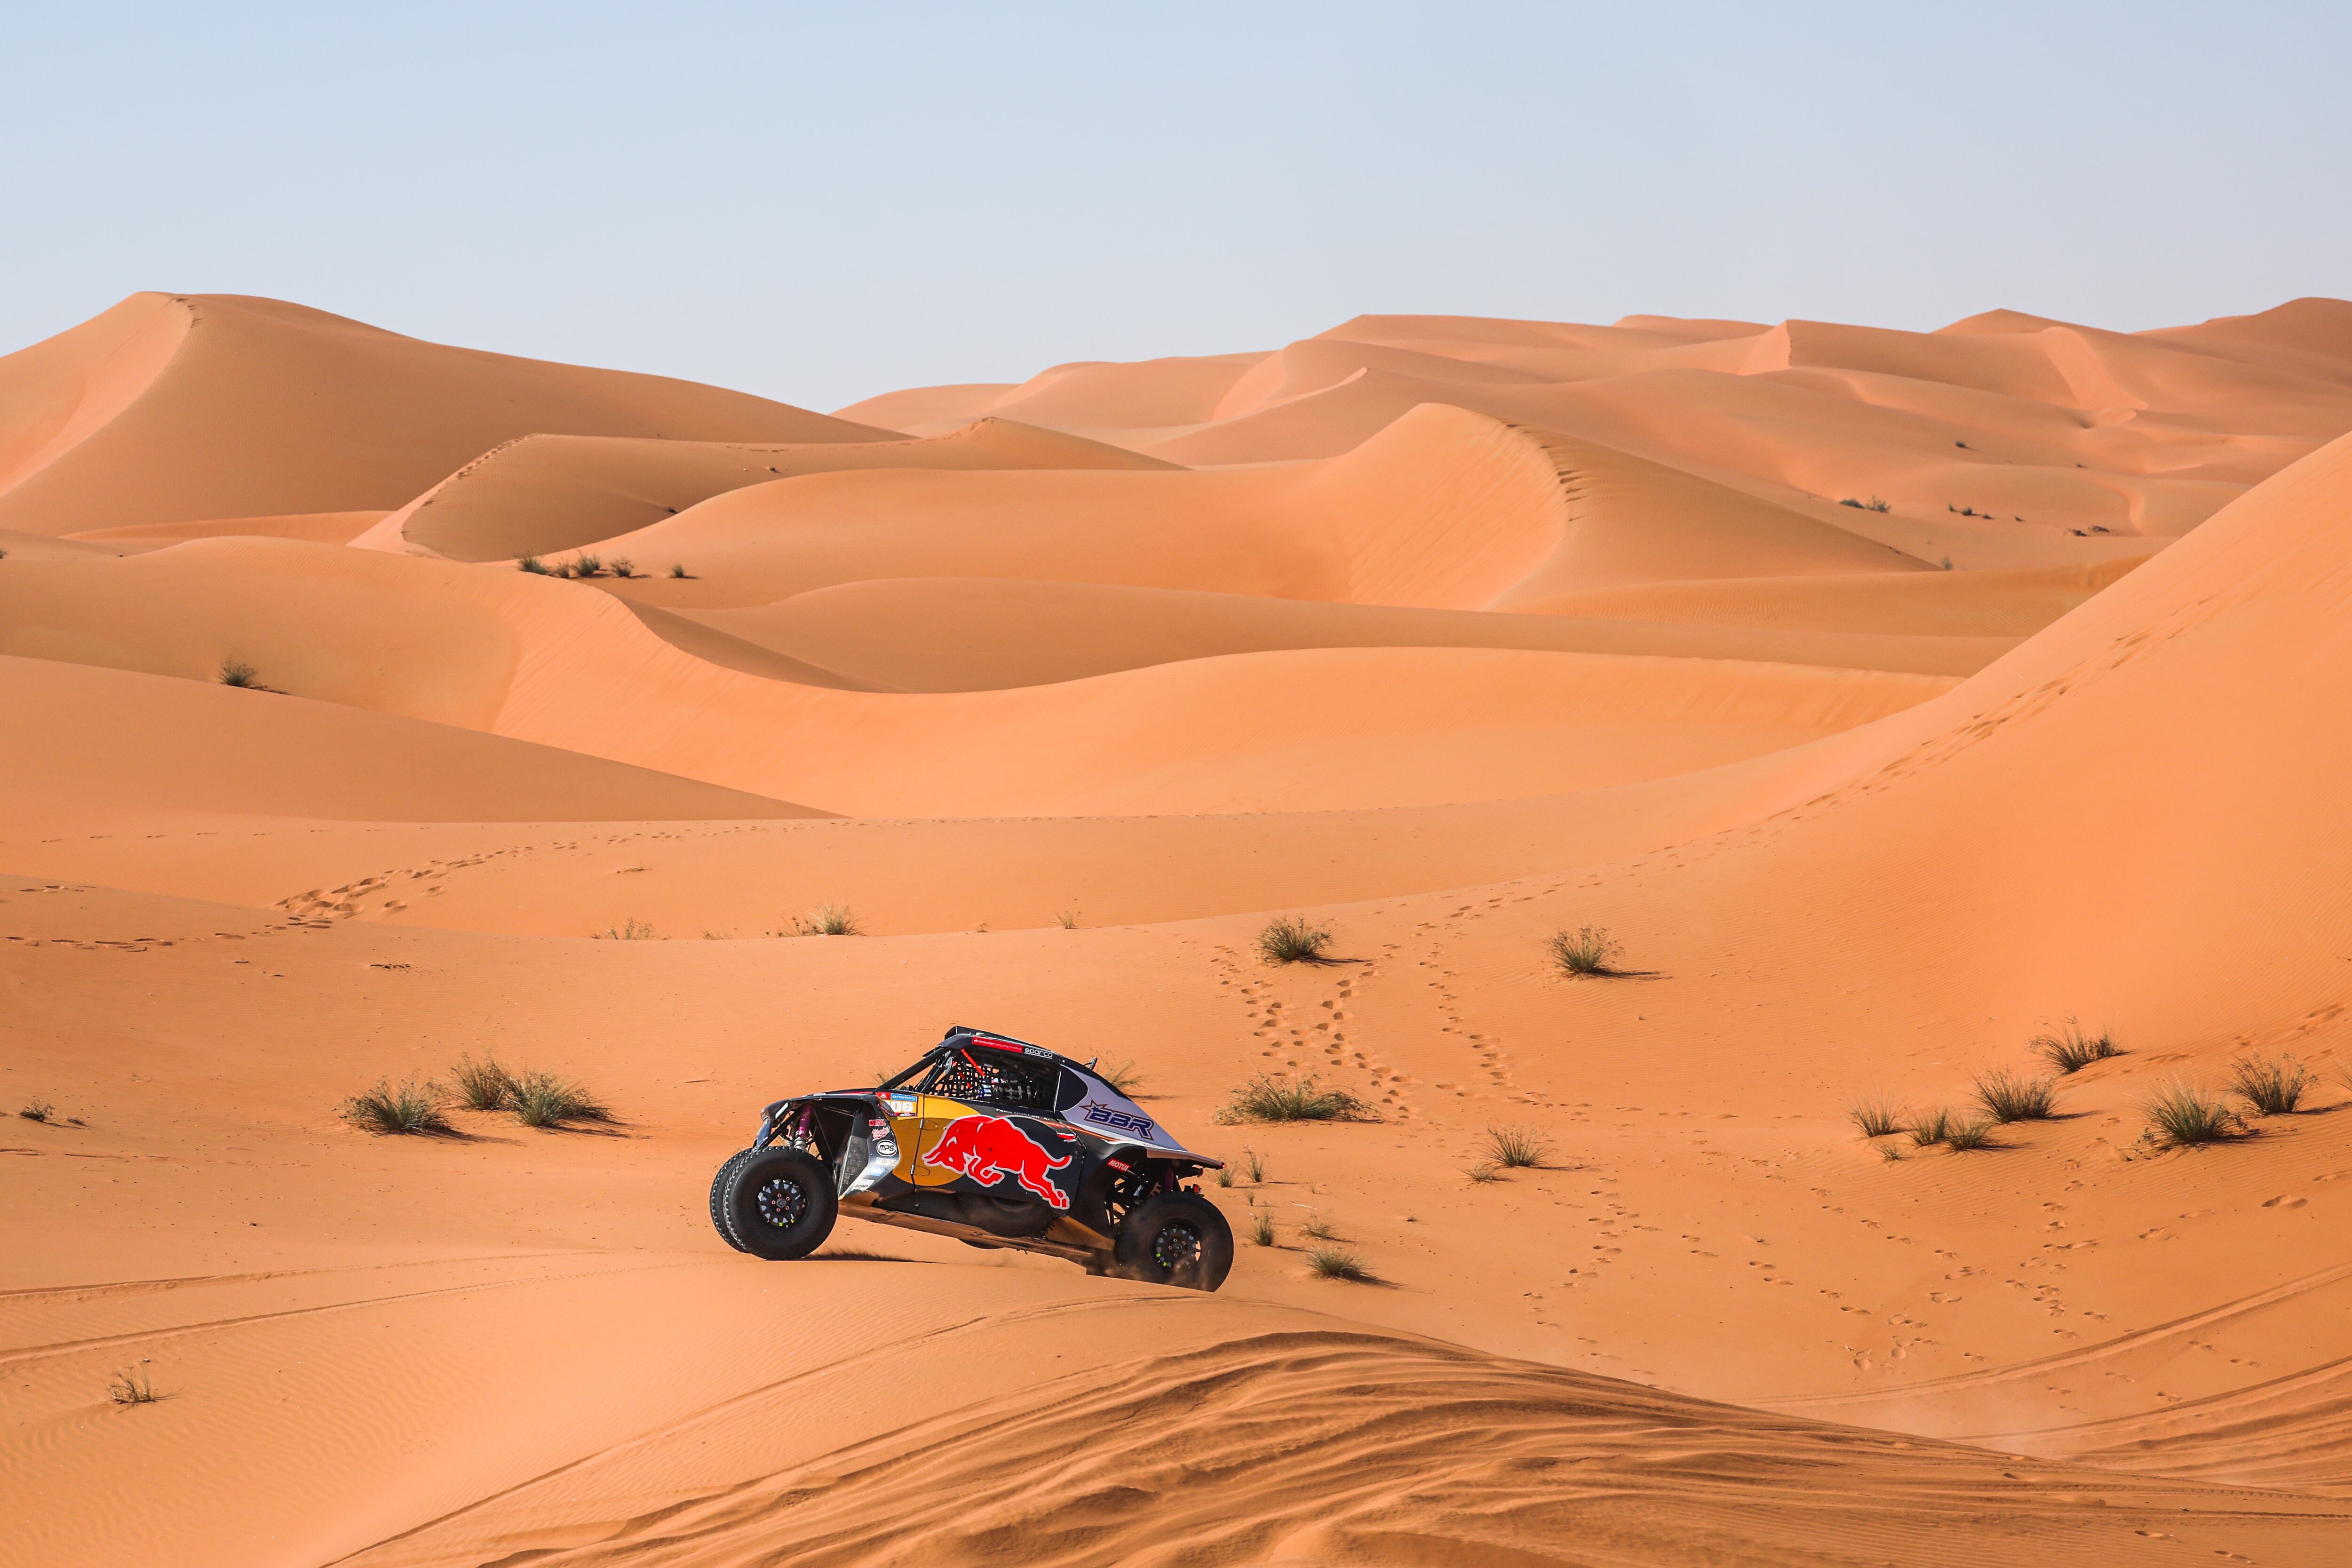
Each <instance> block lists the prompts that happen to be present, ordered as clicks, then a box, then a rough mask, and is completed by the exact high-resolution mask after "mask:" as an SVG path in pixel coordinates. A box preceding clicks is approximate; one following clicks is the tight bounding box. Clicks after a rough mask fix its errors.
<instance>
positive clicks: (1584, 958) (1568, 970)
mask: <svg viewBox="0 0 2352 1568" xmlns="http://www.w3.org/2000/svg"><path fill="white" fill-rule="evenodd" d="M1546 945H1548V946H1549V948H1550V949H1551V961H1552V963H1555V964H1557V965H1559V972H1560V973H1562V974H1566V975H1569V976H1570V977H1571V978H1582V977H1584V976H1588V975H1602V976H1605V975H1611V974H1615V973H1618V972H1617V970H1616V969H1615V968H1613V967H1612V965H1613V964H1614V963H1615V961H1616V958H1617V955H1618V954H1619V953H1621V952H1623V951H1624V944H1623V943H1622V942H1618V941H1616V940H1615V939H1613V938H1612V937H1611V936H1610V934H1609V931H1608V928H1606V927H1605V926H1579V927H1578V928H1577V929H1576V930H1574V931H1554V932H1552V933H1551V938H1550V941H1549V942H1548V943H1547V944H1546Z"/></svg>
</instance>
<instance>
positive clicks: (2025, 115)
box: [0, 0, 2352, 408]
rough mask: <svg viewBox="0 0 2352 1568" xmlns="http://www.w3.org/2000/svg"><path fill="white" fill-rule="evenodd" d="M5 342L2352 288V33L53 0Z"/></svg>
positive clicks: (646, 349) (750, 359)
mask: <svg viewBox="0 0 2352 1568" xmlns="http://www.w3.org/2000/svg"><path fill="white" fill-rule="evenodd" d="M5 36H6V39H7V43H6V47H5V49H0V278H5V284H6V286H5V289H0V351H5V350H9V349H14V348H17V347H20V346H22V345H24V344H25V343H27V342H33V341H35V340H37V339H39V338H42V337H46V336H47V335H48V334H49V333H51V332H54V331H59V330H61V329H62V328H64V327H66V326H68V325H70V324H71V323H73V322H75V321H79V320H81V319H83V318H85V317H88V316H90V315H92V314H95V313H96V312H97V311H99V310H103V309H104V308H105V307H106V306H108V305H109V304H111V303H112V302H113V301H114V300H117V299H119V298H121V296H122V295H124V294H127V293H130V292H131V291H133V290H136V289H170V290H173V291H177V292H227V293H247V294H268V295H275V296H278V297H280V298H284V299H290V300H299V301H301V302H303V303H305V304H310V305H315V306H318V307H320V308H322V309H325V310H334V311H338V312H340V313H342V314H344V315H350V316H356V317H359V318H361V319H362V320H364V321H372V322H374V323H376V324H378V325H380V326H384V327H388V328H391V329H393V330H394V331H403V332H409V333H413V334H415V335H417V336H420V337H427V338H434V339H438V340H441V341H445V342H458V343H465V344H467V345H471V346H475V347H481V348H490V349H498V350H500V351H504V352H509V353H524V354H532V355H537V356H541V357H544V358H551V359H562V360H571V361H576V362H581V363H592V364H608V365H618V366H623V367H626V368H629V369H635V370H647V371H656V372H660V373H663V374H672V375H682V376H689V377H693V378H696V379H698V380H704V381H711V382H717V383H720V384H726V385H730V386H735V387H740V388H742V389H744V390H747V391H752V392H758V393H761V394H764V395H768V396H772V397H777V398H782V399H784V400H785V401H788V402H793V403H799V404H803V405H810V406H814V407H821V408H830V407H835V406H837V405H842V404H845V403H847V402H850V401H852V400H855V399H856V398H859V397H863V396H866V395H871V394H873V393H877V392H881V391H885V390H887V389H889V388H892V387H897V386H905V385H914V384H925V383H933V382H962V381H1018V380H1021V379H1023V378H1024V377H1026V376H1027V375H1029V374H1032V373H1033V372H1034V371H1036V370H1039V369H1041V368H1043V367H1045V365H1047V364H1050V363H1056V362H1059V361H1064V360H1072V359H1134V358H1143V357H1148V356H1150V355H1154V354H1164V353H1221V352H1226V351H1232V350H1238V349H1255V348H1270V347H1274V346H1276V345H1277V344H1279V343H1281V342H1286V341H1287V340H1289V339H1292V338H1297V337H1301V336H1304V335H1306V334H1307V333H1310V332H1314V331H1320V330H1321V329H1323V328H1325V327H1328V326H1330V325H1332V324H1334V323H1336V322H1339V321H1343V320H1345V319H1346V318H1347V317H1349V316H1351V315H1354V314H1357V313H1359V312H1362V311H1448V312H1463V313H1471V314H1480V315H1502V316H1528V317H1542V318H1547V319H1553V320H1571V321H1610V320H1613V319H1615V318H1616V317H1618V316H1621V315H1624V314H1628V313H1633V312H1654V313H1659V314H1669V315H1695V316H1737V317H1744V318H1748V319H1751V320H1760V321H1778V320H1780V319H1782V318H1786V317H1791V316H1806V317H1814V318H1825V319H1831V320H1839V321H1864V322H1871V323H1875V324H1880V325H1886V326H1898V327H1912V328H1927V327H1933V326H1937V325H1940V324H1942V323H1943V322H1945V321H1949V320H1952V319H1954V318H1956V317H1958V316H1963V315H1968V314H1970V313H1972V312H1975V311H1977V310H1986V309H1990V308H1992V307H1995V306H2007V307H2011V308H2012V309H2017V310H2030V311H2034V312H2037V313H2040V314H2044V315H2053V316H2059V317H2063V318H2066V319H2070V320H2074V321H2086V322H2090V323H2093V324H2095V325H2100V326H2108V327H2117V328H2126V329H2130V328H2139V327H2147V326H2156V325H2163V324H2169V323H2173V322H2179V321H2196V320H2201V319H2203V318H2205V317H2208V316H2214V315H2224V314H2234V313H2239V312H2242V311H2247V310H2261V309H2264V308H2266V307H2268V306H2271V305H2273V304H2276V303H2278V302H2280V301H2281V300H2287V299H2291V298H2294V297H2295V296H2297V295H2303V294H2333V295H2337V296H2347V295H2352V91H2347V85H2346V71H2347V60H2352V5H2343V4H2340V3H2338V4H2326V5H2322V4H2308V5H2263V4H2258V3H2257V4H2240V5H2193V6H2192V5H2174V4H2158V3H2144V4H2137V5H2090V4H2081V5H2067V4H2063V3H2060V0H2042V3H2041V4H2036V5H1982V4H1969V5H1914V4H1907V3H1903V0H1896V3H1894V4H1886V3H1880V4H1874V5H1755V4H1741V5H1672V4H1663V3H1654V4H1641V5H1622V4H1621V5H1591V6H1587V5H1478V4H1474V3H1469V0H1449V3H1446V4H1432V5H1382V4H1358V5H1307V4H1295V5H1283V4H1276V3H1261V4H1250V5H1203V4H1190V5H1181V6H1179V5H1160V6H1150V5H1099V4H1097V5H1063V4H1043V3H1021V0H1003V3H999V4H994V5H971V4H961V5H932V4H905V3H902V4H845V5H800V4H782V3H778V4H768V5H694V4H690V3H682V0H681V3H673V4H664V5H635V6H626V7H624V6H613V5H597V4H590V3H580V4H572V5H508V4H499V3H498V0H480V3H478V4H473V5H436V4H404V5H378V6H355V5H317V4H310V5H301V6H292V5H288V6H267V7H263V6H237V5H207V6H190V5H173V6H163V5H137V6H130V5H111V6H110V5H104V4H92V5H47V6H42V7H38V8H36V7H33V6H31V5H18V6H15V7H12V8H11V14H10V17H9V21H8V24H7V26H6V31H5Z"/></svg>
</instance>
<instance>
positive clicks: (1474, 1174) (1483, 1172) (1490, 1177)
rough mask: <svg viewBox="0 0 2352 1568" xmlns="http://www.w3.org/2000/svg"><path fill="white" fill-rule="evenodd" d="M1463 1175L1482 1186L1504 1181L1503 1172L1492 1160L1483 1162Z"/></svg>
mask: <svg viewBox="0 0 2352 1568" xmlns="http://www.w3.org/2000/svg"><path fill="white" fill-rule="evenodd" d="M1463 1174H1464V1175H1465V1176H1467V1177H1469V1178H1470V1179H1471V1180H1472V1181H1473V1182H1475V1183H1477V1184H1479V1185H1481V1186H1484V1185H1485V1184H1486V1183H1488V1182H1499V1181H1501V1180H1502V1179H1503V1173H1502V1171H1501V1170H1500V1169H1499V1168H1497V1167H1496V1164H1495V1163H1494V1162H1493V1161H1492V1160H1481V1161H1479V1162H1478V1163H1476V1164H1475V1165H1473V1166H1471V1167H1470V1168H1469V1169H1468V1170H1466V1171H1465V1172H1463Z"/></svg>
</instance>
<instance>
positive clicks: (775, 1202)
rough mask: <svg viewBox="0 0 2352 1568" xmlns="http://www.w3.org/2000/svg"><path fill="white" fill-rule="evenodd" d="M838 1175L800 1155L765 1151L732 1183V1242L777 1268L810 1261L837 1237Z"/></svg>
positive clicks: (728, 1213)
mask: <svg viewBox="0 0 2352 1568" xmlns="http://www.w3.org/2000/svg"><path fill="white" fill-rule="evenodd" d="M839 1203H840V1200H839V1199H838V1198H836V1197H835V1195H834V1191H833V1173H832V1172H831V1171H828V1170H826V1169H825V1168H824V1165H823V1164H822V1163H820V1162H818V1161H816V1160H814V1159H813V1158H811V1157H810V1156H808V1155H806V1154H803V1153H802V1152H800V1151H799V1150H798V1149H782V1148H778V1149H761V1150H758V1151H756V1152H752V1153H751V1157H750V1158H749V1159H747V1160H745V1161H744V1162H743V1163H741V1164H740V1165H737V1166H736V1167H735V1173H734V1174H733V1175H731V1176H730V1177H729V1178H728V1180H727V1194H726V1196H725V1198H724V1199H723V1200H722V1202H721V1205H720V1213H721V1216H722V1217H723V1218H724V1219H725V1220H726V1221H727V1234H728V1238H729V1239H730V1240H731V1241H733V1242H734V1243H735V1244H736V1245H737V1246H739V1247H741V1248H742V1249H743V1250H744V1251H746V1252H748V1253H750V1254H751V1256H752V1257H754V1258H767V1259H768V1260H769V1261H770V1262H772V1263H782V1262H788V1261H790V1260H791V1259H793V1258H806V1257H807V1256H808V1255H809V1254H810V1253H812V1252H814V1251H815V1250H816V1249H817V1247H818V1244H820V1243H821V1242H823V1241H824V1238H825V1237H828V1236H830V1235H832V1234H833V1222H834V1217H835V1215H836V1214H837V1213H838V1212H839Z"/></svg>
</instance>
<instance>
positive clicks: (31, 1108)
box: [16, 1100, 58, 1121]
mask: <svg viewBox="0 0 2352 1568" xmlns="http://www.w3.org/2000/svg"><path fill="white" fill-rule="evenodd" d="M57 1113H58V1108H57V1107H56V1106H54V1105H51V1104H50V1103H49V1102H48V1101H47V1100H28V1101H26V1105H25V1108H24V1109H23V1110H19V1111H18V1112H16V1114H17V1115H19V1116H21V1117H23V1118H24V1119H25V1120H26V1121H47V1120H48V1119H49V1118H50V1117H52V1116H55V1115H56V1114H57Z"/></svg>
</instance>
